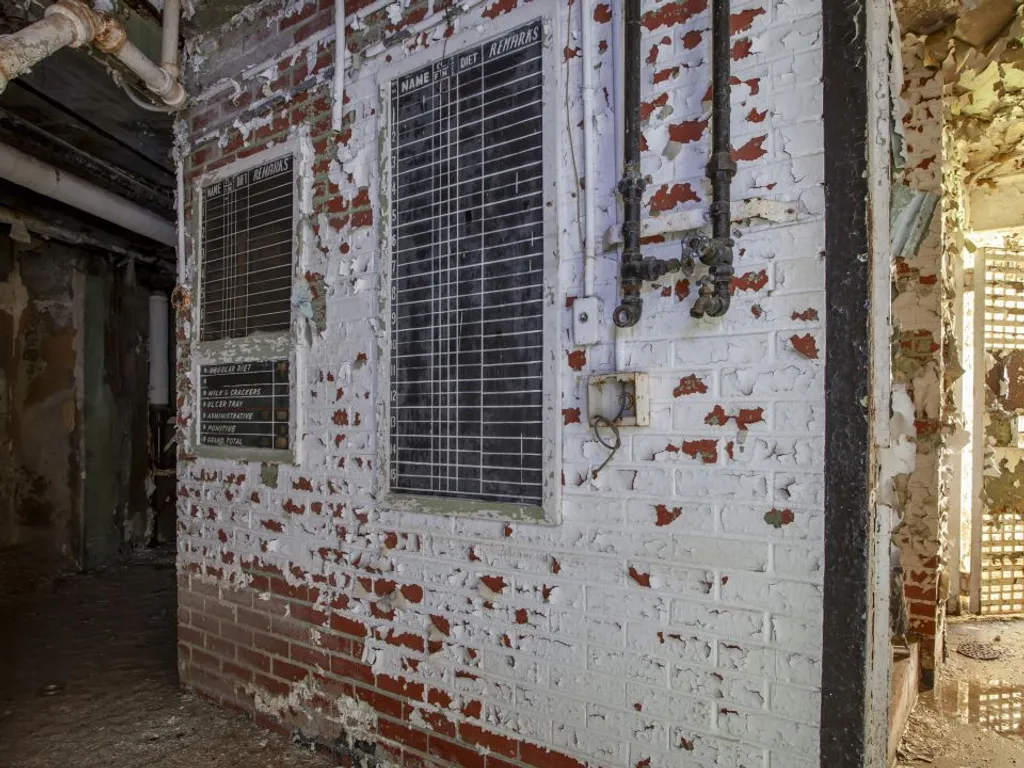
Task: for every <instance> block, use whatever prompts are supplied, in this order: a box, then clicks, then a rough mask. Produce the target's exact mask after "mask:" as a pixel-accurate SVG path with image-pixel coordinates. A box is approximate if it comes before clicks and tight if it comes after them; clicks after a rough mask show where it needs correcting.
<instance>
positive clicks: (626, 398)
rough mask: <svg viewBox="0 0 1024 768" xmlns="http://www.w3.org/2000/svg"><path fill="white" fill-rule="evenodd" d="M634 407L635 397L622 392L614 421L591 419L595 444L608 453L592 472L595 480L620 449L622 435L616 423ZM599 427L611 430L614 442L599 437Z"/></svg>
mask: <svg viewBox="0 0 1024 768" xmlns="http://www.w3.org/2000/svg"><path fill="white" fill-rule="evenodd" d="M635 405H636V397H635V396H634V395H631V394H630V393H629V392H626V391H623V392H620V393H619V412H618V414H616V416H615V418H614V419H609V418H608V417H607V416H595V417H594V418H593V427H594V437H595V438H597V442H599V443H600V444H601V445H602V446H603V447H604V448H605V449H606V450H607V451H608V456H607V457H606V458H605V460H604V461H603V462H602V463H601V466H599V467H598V468H597V469H595V470H594V474H593V477H594V478H597V476H598V475H599V474H601V470H603V469H604V468H605V467H607V466H608V464H609V463H610V462H611V460H612V459H613V458H614V457H615V454H616V453H618V451H619V449H620V448H621V447H622V434H621V433H620V432H619V425H618V424H617V423H616V422H617V421H618V420H619V419H621V418H622V414H624V413H625V412H626V410H627V409H629V408H632V407H634V406H635ZM600 427H606V428H607V429H610V430H611V432H612V436H613V437H614V442H608V441H606V440H605V439H604V437H602V436H601V431H600V429H599V428H600Z"/></svg>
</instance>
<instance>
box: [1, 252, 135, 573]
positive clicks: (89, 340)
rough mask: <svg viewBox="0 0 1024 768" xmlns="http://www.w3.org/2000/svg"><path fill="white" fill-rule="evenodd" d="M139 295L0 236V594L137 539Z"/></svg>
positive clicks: (102, 265)
mask: <svg viewBox="0 0 1024 768" xmlns="http://www.w3.org/2000/svg"><path fill="white" fill-rule="evenodd" d="M146 302H147V298H146V294H145V292H144V291H142V290H141V289H140V288H138V287H136V286H135V285H134V284H133V280H132V277H131V275H130V274H129V273H128V271H126V270H125V269H117V268H114V267H112V266H111V265H109V264H108V263H107V262H106V261H105V260H104V259H102V258H99V257H95V256H91V255H90V254H88V253H86V252H83V251H79V250H76V249H74V248H70V247H66V246H63V245H58V244H55V243H45V242H40V241H38V240H33V241H32V242H30V243H16V242H14V241H12V240H11V239H10V238H9V237H8V236H6V233H4V234H3V236H0V468H2V471H0V592H2V591H6V590H9V589H16V588H19V587H29V586H31V584H32V583H33V582H35V581H36V580H39V579H43V578H45V577H47V576H50V575H52V574H55V573H57V572H59V571H62V570H67V569H70V568H88V567H94V566H98V565H103V564H106V563H109V562H111V561H113V560H116V559H117V558H118V557H119V556H120V555H121V553H122V552H124V551H125V550H126V549H127V548H129V547H130V546H132V545H133V544H134V543H136V542H138V541H139V540H141V538H142V536H143V533H144V528H145V520H146V509H147V499H146V477H147V473H148V454H147V447H146V446H147V435H148V432H147V430H148V426H147V418H148V413H147V402H146V394H147V368H146V365H147V363H146V361H147V353H146V347H147V343H148V338H147V337H148V312H147V304H146ZM83 473H84V474H83ZM83 478H84V479H83ZM15 582H18V583H15Z"/></svg>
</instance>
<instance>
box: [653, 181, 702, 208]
mask: <svg viewBox="0 0 1024 768" xmlns="http://www.w3.org/2000/svg"><path fill="white" fill-rule="evenodd" d="M689 202H700V196H699V195H698V194H697V193H696V192H694V191H693V187H691V186H690V185H689V183H684V184H673V185H671V186H669V185H668V184H662V185H661V186H660V187H659V188H658V190H657V191H656V192H655V193H654V194H653V195H652V196H651V200H650V202H649V203H648V204H647V207H648V208H649V209H650V211H651V213H661V212H664V211H671V210H672V209H673V208H675V207H676V206H677V205H679V204H680V203H689Z"/></svg>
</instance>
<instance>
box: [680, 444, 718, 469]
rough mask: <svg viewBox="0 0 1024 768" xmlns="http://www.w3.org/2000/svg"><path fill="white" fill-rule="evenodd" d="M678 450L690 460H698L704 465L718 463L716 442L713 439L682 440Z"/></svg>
mask: <svg viewBox="0 0 1024 768" xmlns="http://www.w3.org/2000/svg"><path fill="white" fill-rule="evenodd" d="M680 450H681V451H682V452H683V453H685V454H686V455H687V456H689V457H691V458H694V459H697V458H699V459H700V460H701V461H703V462H704V463H705V464H714V463H715V462H717V461H718V441H717V440H714V439H704V440H684V441H683V445H682V447H681V448H680Z"/></svg>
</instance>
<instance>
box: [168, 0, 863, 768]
mask: <svg viewBox="0 0 1024 768" xmlns="http://www.w3.org/2000/svg"><path fill="white" fill-rule="evenodd" d="M441 5H443V4H439V3H436V2H435V3H433V5H432V6H430V5H429V4H428V3H427V2H426V1H425V0H414V1H413V2H410V3H401V4H399V3H391V4H388V5H384V4H381V3H369V2H367V1H366V0H357V1H356V2H349V4H348V6H349V7H348V8H347V10H348V12H349V13H350V14H354V13H359V12H360V11H365V10H369V11H370V12H369V13H367V14H366V15H363V16H360V17H359V19H358V21H357V22H353V17H350V25H349V29H348V30H347V41H348V47H349V49H350V51H351V54H352V66H351V68H350V69H349V71H348V85H347V94H346V103H345V121H346V126H345V130H344V131H343V132H341V133H340V134H339V135H333V134H332V133H331V131H330V111H331V77H332V74H331V73H332V62H333V51H334V45H333V31H332V28H331V20H332V15H333V8H332V7H331V3H330V2H327V1H325V0H321V2H320V3H319V4H317V3H316V2H303V1H302V0H291V1H290V2H282V3H280V4H278V5H275V4H269V5H266V4H265V5H262V6H260V10H259V11H258V12H257V13H256V14H255V15H254V14H249V16H248V17H246V18H245V19H243V20H236V21H235V22H233V23H231V24H228V25H226V26H225V27H224V28H221V29H218V30H212V31H210V32H208V33H207V34H206V35H205V36H204V37H202V38H199V39H196V40H193V41H191V43H190V51H191V56H190V61H189V67H190V73H189V77H190V88H191V90H192V92H193V94H197V95H198V97H199V98H198V102H197V104H196V105H195V106H194V107H193V108H192V110H191V111H190V113H189V115H188V118H187V121H186V122H184V123H183V124H182V126H181V131H180V135H181V149H182V157H183V161H184V170H185V175H186V181H187V184H186V200H185V204H186V205H185V214H186V219H187V220H188V221H187V223H188V224H189V226H191V225H192V224H193V222H192V221H191V216H192V212H193V203H194V200H193V199H192V198H193V196H194V194H195V189H196V187H195V183H196V182H197V181H198V180H199V179H201V177H202V176H203V174H205V173H208V172H210V171H213V170H215V169H217V168H221V167H224V166H225V165H228V164H230V163H231V162H233V161H234V160H237V159H240V158H246V157H251V156H253V155H256V154H258V153H260V152H263V151H265V150H266V149H267V148H268V147H270V146H271V145H273V144H277V143H280V142H282V141H284V140H287V139H288V138H289V137H292V136H298V135H305V136H307V137H308V142H309V146H310V147H311V148H312V151H311V152H310V153H308V154H309V156H308V157H304V158H303V161H302V166H303V167H302V168H300V169H299V170H300V172H302V173H305V174H308V176H309V178H310V183H311V185H312V190H313V200H312V206H313V207H312V212H311V214H310V215H309V216H308V222H307V223H308V227H309V232H310V238H309V241H308V247H307V248H306V249H305V251H304V253H302V254H301V256H300V260H299V265H300V266H299V268H298V269H297V273H296V274H297V280H304V281H307V282H308V283H309V285H310V287H311V295H312V297H313V300H312V306H313V309H314V311H313V313H312V314H313V318H312V319H311V320H309V321H306V320H300V321H299V323H300V325H301V327H300V331H299V333H298V334H297V338H298V339H299V342H298V345H299V352H298V354H299V361H300V365H299V368H300V370H299V371H298V372H297V381H298V382H299V383H298V400H299V406H300V423H301V425H302V429H301V433H300V435H299V436H298V442H299V449H300V459H299V461H298V462H297V463H296V464H294V465H280V466H269V465H260V464H258V463H246V462H236V461H225V460H213V459H203V458H198V457H197V456H196V455H195V450H196V446H195V445H194V443H193V438H192V435H191V433H190V431H189V425H190V421H191V418H192V414H193V413H194V412H195V408H196V407H197V403H196V402H195V385H196V382H195V380H194V374H193V366H192V363H193V353H194V351H195V347H194V345H193V343H192V340H193V338H194V336H195V328H196V322H197V314H196V304H197V302H196V296H195V294H194V289H195V284H194V277H195V270H196V263H195V253H194V250H193V244H192V239H191V237H190V238H189V246H188V248H189V251H188V253H187V254H186V257H185V260H184V263H183V264H182V269H183V275H184V283H183V285H182V286H181V289H180V290H179V292H178V294H177V295H176V300H177V302H176V303H177V306H178V308H179V315H178V317H179V328H178V338H179V352H180V355H179V358H178V359H179V371H178V374H179V393H178V399H179V409H180V411H179V412H180V414H181V425H180V426H181V428H182V429H181V436H182V443H181V448H182V455H181V461H182V463H181V465H180V466H181V471H180V487H179V508H178V509H179V512H178V525H179V538H178V541H179V596H180V609H179V641H180V643H179V648H180V669H181V675H182V680H183V682H184V684H185V685H187V686H189V687H191V688H193V689H195V690H197V691H199V692H201V693H203V694H205V695H207V696H211V697H213V698H215V699H217V700H219V701H221V702H223V703H224V704H226V705H229V706H234V707H238V708H241V709H243V710H245V711H248V712H251V713H253V714H254V715H255V717H256V718H257V719H258V721H259V722H261V723H263V724H265V725H266V726H268V727H272V728H277V729H281V730H286V731H296V730H297V731H299V732H300V733H301V734H302V735H303V736H304V737H307V738H310V739H315V740H318V741H320V742H321V743H324V744H331V745H334V748H335V749H336V750H337V751H338V752H339V753H341V754H347V755H349V756H350V757H351V758H352V760H353V761H354V762H355V763H356V764H360V765H362V764H369V763H367V762H366V758H367V757H368V756H371V755H372V756H374V757H375V758H376V759H377V760H378V761H379V762H378V763H377V764H378V765H426V766H435V765H453V764H454V765H463V766H484V765H485V766H488V768H511V767H512V766H517V767H518V766H533V767H534V768H549V767H551V766H580V765H587V764H589V765H591V766H609V767H615V768H625V767H627V766H628V767H629V768H642V767H644V766H650V767H655V766H664V767H665V768H668V767H669V766H671V767H672V768H681V767H682V766H712V765H713V766H746V767H747V768H753V767H754V766H757V768H810V766H816V765H818V758H817V750H818V721H819V707H820V701H819V699H820V696H819V687H820V650H821V631H822V620H823V613H822V599H821V581H822V555H823V538H822V537H823V532H822V530H823V526H822V508H823V490H822V487H823V483H822V481H823V476H822V470H823V437H824V430H825V421H824V386H825V381H824V350H823V342H824V311H823V310H824V306H823V305H824V297H825V292H824V278H823V272H824V270H823V266H824V265H823V255H822V249H823V245H824V227H823V221H822V214H823V206H824V202H823V188H822V182H823V158H822V155H823V149H822V120H821V50H820V46H821V18H820V5H819V4H818V3H817V2H813V1H812V0H788V1H787V0H757V1H756V2H739V3H736V4H735V6H734V9H733V17H732V31H733V35H734V38H733V39H734V42H733V49H732V58H733V62H732V64H733V67H734V72H733V74H734V79H733V90H732V96H733V125H732V129H733V136H734V139H733V141H734V148H735V156H736V159H737V161H738V163H739V170H738V173H737V176H736V179H735V182H734V187H733V194H734V199H735V201H736V202H737V203H739V202H740V201H744V200H749V199H753V198H765V199H768V200H773V201H784V202H785V203H787V204H788V205H787V206H786V208H787V209H788V211H789V214H790V215H789V216H788V217H787V218H789V219H791V220H787V221H783V222H781V223H771V222H769V221H766V220H764V219H760V218H754V219H751V220H749V221H745V222H742V223H740V224H738V225H737V227H736V232H737V235H738V244H737V251H736V254H737V277H736V279H735V280H734V282H733V304H732V309H731V310H730V312H729V314H728V315H727V316H726V317H725V318H724V319H721V320H705V321H698V320H694V319H692V318H691V317H690V315H689V308H690V306H691V304H692V302H693V300H694V295H693V294H694V293H695V291H694V290H692V286H691V283H690V281H688V280H687V279H679V280H675V279H673V280H672V281H665V282H663V283H661V284H659V285H655V286H653V287H651V286H648V287H646V288H645V294H644V295H645V318H644V320H643V321H642V323H641V324H640V325H639V326H638V327H637V328H636V329H634V330H632V331H630V332H627V333H625V334H624V337H623V348H622V351H623V358H624V361H623V362H624V366H625V367H626V368H628V369H633V370H644V371H647V372H649V373H650V374H651V382H652V399H653V404H652V411H653V413H652V426H651V427H649V428H644V429H625V430H624V431H623V447H622V450H621V451H620V452H619V453H618V454H617V456H616V457H615V459H614V461H613V462H612V463H611V464H610V465H609V466H608V467H607V468H606V469H605V470H604V471H603V472H602V473H601V474H600V475H598V477H597V478H596V479H595V478H594V477H593V475H592V470H593V469H595V468H596V467H597V465H598V464H600V462H601V461H602V460H603V457H604V452H603V449H600V448H599V447H598V446H597V444H596V442H595V441H594V439H593V436H592V435H591V433H590V431H589V430H588V428H587V426H586V424H587V421H588V413H587V404H586V397H585V394H586V385H585V383H586V377H587V376H588V375H591V374H594V373H600V372H607V371H609V370H611V368H612V365H613V349H614V345H613V337H612V334H611V331H610V329H609V330H608V332H607V335H606V338H605V341H604V342H603V343H601V344H598V345H596V346H592V347H587V348H583V347H579V348H577V347H574V346H573V345H572V342H571V340H572V334H571V331H570V330H569V329H570V328H571V314H570V310H569V306H570V305H571V303H572V301H573V299H574V297H576V296H579V295H581V293H582V257H581V252H582V248H581V243H580V234H579V232H580V230H579V227H578V223H579V222H578V221H577V211H578V207H577V199H578V194H579V193H578V189H577V185H576V179H575V178H574V172H573V171H572V168H573V162H572V158H571V156H570V149H569V146H570V142H569V141H568V132H569V131H571V132H572V137H573V142H572V145H573V146H574V147H575V149H576V152H577V158H576V165H577V167H579V168H582V167H583V165H582V157H581V156H580V155H579V152H580V150H581V147H582V130H581V126H580V120H581V97H580V89H579V78H580V73H581V69H580V68H581V55H580V53H581V51H580V49H579V46H580V44H581V38H580V33H579V3H578V2H577V3H572V2H564V1H563V0H559V1H558V2H554V0H533V2H528V1H527V0H485V1H483V2H463V3H459V4H458V5H457V6H454V7H453V9H452V10H451V11H450V12H449V13H447V14H446V13H444V12H442V10H436V11H435V12H434V13H433V15H431V14H430V13H429V8H430V7H434V8H438V9H439V8H440V6H441ZM374 9H375V10H374ZM537 16H544V17H545V18H548V19H550V20H551V22H552V23H551V29H552V30H553V34H554V35H556V36H557V39H555V40H553V41H551V45H552V46H553V48H554V51H555V52H556V56H555V58H556V62H557V68H558V70H559V77H560V78H566V77H567V78H568V79H569V88H568V97H566V95H565V94H566V88H565V85H564V80H563V81H561V82H559V83H558V84H557V93H556V95H555V96H554V97H553V103H554V104H555V107H554V109H555V113H556V115H557V125H558V132H557V133H558V135H557V136H550V137H547V139H548V140H550V141H554V142H557V147H558V152H559V160H560V162H559V163H558V168H559V182H560V185H559V198H558V201H557V202H558V210H557V214H558V221H559V249H558V259H559V264H560V269H559V278H560V288H559V295H558V296H557V297H556V301H557V302H558V304H559V306H561V307H564V308H565V309H564V310H563V312H562V323H563V328H564V329H566V330H563V331H562V332H561V334H560V338H561V340H562V350H561V352H560V354H559V358H560V367H559V370H560V379H561V385H560V388H561V393H560V394H561V416H562V418H561V419H559V421H560V423H561V425H562V431H561V436H560V438H559V439H560V442H561V451H562V455H563V460H562V467H561V471H560V474H561V478H562V498H561V503H560V517H561V520H560V522H559V523H558V524H557V525H555V526H542V525H534V524H525V523H521V522H503V521H486V520H484V521H482V520H474V519H468V518H465V517H443V516H430V515H419V514H411V513H407V512H398V511H395V510H392V509H389V508H388V507H387V506H386V505H384V504H382V503H379V502H378V501H377V500H376V496H377V495H378V490H379V488H380V486H379V485H378V481H379V478H378V476H377V454H378V439H377V407H378V405H377V404H378V402H379V400H380V398H381V397H382V394H381V391H380V388H379V379H378V372H379V370H380V368H381V366H383V365H385V364H386V361H385V360H381V359H379V358H378V344H379V340H380V335H381V334H382V333H384V332H385V331H384V330H383V329H384V327H385V326H384V324H383V323H382V322H381V320H382V319H381V318H378V317H377V314H378V309H377V308H378V279H379V274H378V268H379V265H380V259H379V252H378V251H379V248H380V247H381V246H380V243H381V233H382V227H381V224H382V220H381V216H382V214H381V205H382V200H385V199H386V198H385V197H383V196H382V191H381V177H380V163H379V158H378V153H379V146H380V144H379V139H380V134H381V131H383V130H384V129H385V128H386V125H385V124H384V122H383V117H382V111H381V105H380V103H379V99H380V86H381V84H383V83H384V82H386V81H387V80H388V79H389V78H390V77H391V75H390V74H389V72H390V71H393V70H391V67H393V66H395V65H397V64H400V63H401V62H402V60H403V59H404V57H406V56H408V55H412V54H414V53H416V52H418V51H423V50H430V51H434V52H436V54H437V55H440V52H441V50H443V49H444V48H445V45H446V41H448V40H451V41H452V42H451V44H450V47H449V48H448V50H449V52H454V51H455V50H457V49H458V47H459V46H461V45H464V44H466V43H467V42H473V41H482V40H484V39H486V37H487V36H488V35H490V34H491V32H490V31H489V30H490V29H491V28H492V25H493V24H494V23H495V22H496V21H497V20H504V21H508V20H510V19H521V20H522V21H523V22H526V21H528V20H531V19H533V18H536V17H537ZM593 22H594V23H595V34H594V46H595V50H594V51H593V52H592V53H593V61H594V63H595V65H596V70H595V78H596V80H597V84H598V87H599V97H598V99H597V112H598V115H597V134H598V136H599V137H600V141H601V147H600V154H599V157H600V162H599V165H598V173H597V178H595V179H594V180H592V181H591V180H589V179H588V180H586V183H594V184H596V189H597V198H598V216H599V217H600V218H599V220H598V222H597V231H598V232H603V231H604V230H606V229H607V228H609V227H612V226H614V225H615V224H616V206H615V198H614V186H615V183H616V181H617V179H616V170H615V165H614V163H613V162H612V161H611V158H613V157H614V152H615V150H614V124H615V121H616V120H618V119H620V116H618V115H616V114H614V103H615V102H614V97H613V84H614V76H613V72H614V52H615V45H616V44H615V40H614V39H613V37H612V24H611V6H610V5H609V3H603V2H595V3H594V19H593ZM708 27H709V18H708V9H707V4H706V2H705V0H681V1H679V2H653V1H652V0H648V2H645V9H644V33H645V38H644V50H645V51H646V54H645V65H644V72H643V88H644V96H643V100H644V107H643V115H644V127H643V133H644V145H645V146H644V149H645V154H644V158H643V170H644V172H645V174H647V176H648V180H649V185H648V188H647V193H646V197H645V202H646V208H645V215H658V214H665V213H668V212H675V211H682V210H688V209H700V210H705V209H706V207H707V205H708V204H709V202H710V189H709V186H708V183H707V181H706V179H705V177H704V167H705V165H706V162H707V159H708V153H709V144H708V126H709V117H710V94H709V88H708V86H709V71H708V66H707V63H708V57H709V52H708V46H709V44H710V32H709V29H708ZM566 98H567V99H568V103H567V102H566ZM566 107H567V108H566ZM581 172H582V171H581ZM678 249H679V242H678V240H677V239H676V240H673V239H672V238H671V237H664V238H662V237H659V238H655V239H654V240H652V241H651V242H649V243H647V244H646V252H647V253H650V254H651V255H657V256H663V257H669V256H673V257H674V256H676V255H677V253H678ZM617 263H618V259H617V255H616V254H615V253H611V254H607V258H600V259H599V260H598V274H597V284H598V293H599V294H600V295H601V297H602V298H603V300H604V304H605V310H606V311H608V312H610V310H611V309H612V308H613V307H614V305H615V303H616V289H615V276H616V270H617ZM677 277H678V276H677ZM830 620H833V621H842V620H843V617H840V616H835V617H831V619H830ZM360 761H362V762H360Z"/></svg>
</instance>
